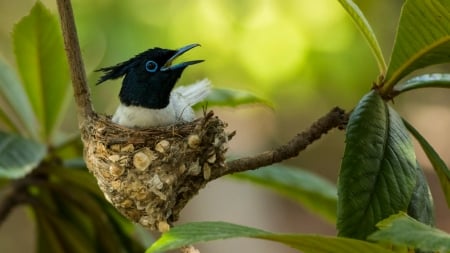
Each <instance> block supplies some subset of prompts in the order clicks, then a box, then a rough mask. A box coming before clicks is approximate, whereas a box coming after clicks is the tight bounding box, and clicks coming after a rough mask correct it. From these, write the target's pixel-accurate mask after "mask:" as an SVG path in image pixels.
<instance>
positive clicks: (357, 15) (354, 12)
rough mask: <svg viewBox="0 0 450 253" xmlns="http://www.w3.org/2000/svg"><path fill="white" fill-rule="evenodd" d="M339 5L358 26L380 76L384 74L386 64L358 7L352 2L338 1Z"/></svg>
mask: <svg viewBox="0 0 450 253" xmlns="http://www.w3.org/2000/svg"><path fill="white" fill-rule="evenodd" d="M339 3H341V5H342V7H344V9H345V10H346V11H347V13H348V14H349V15H350V17H352V19H353V21H354V22H355V24H356V26H358V28H359V30H360V31H361V33H362V34H363V35H364V37H365V38H366V40H367V42H368V43H369V46H370V49H371V50H372V53H373V54H374V56H375V59H376V60H377V63H378V69H379V71H380V74H384V73H386V62H385V60H384V57H383V52H382V51H381V48H380V45H379V44H378V40H377V37H376V36H375V33H374V32H373V30H372V27H371V26H370V24H369V22H368V21H367V19H366V17H365V16H364V14H363V13H362V11H361V10H360V9H359V7H358V5H356V4H355V3H354V2H353V1H352V0H339Z"/></svg>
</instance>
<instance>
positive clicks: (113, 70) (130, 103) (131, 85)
mask: <svg viewBox="0 0 450 253" xmlns="http://www.w3.org/2000/svg"><path fill="white" fill-rule="evenodd" d="M197 46H200V45H199V44H190V45H187V46H184V47H182V48H180V49H178V50H170V49H163V48H159V47H155V48H152V49H149V50H147V51H145V52H142V53H140V54H138V55H136V56H135V57H133V58H131V59H129V60H127V61H125V62H122V63H119V64H117V65H115V66H111V67H106V68H101V69H99V70H97V71H102V72H104V75H103V76H102V77H101V78H100V79H99V81H98V82H97V84H100V83H102V82H104V81H106V80H108V79H116V78H119V77H122V76H125V77H124V79H123V81H122V88H121V90H120V93H119V99H120V105H119V107H118V108H117V110H116V112H115V113H114V115H113V117H112V121H113V122H114V123H117V124H119V125H123V126H126V127H137V128H145V127H154V126H165V125H170V124H174V123H177V122H189V121H192V120H194V119H195V114H194V111H193V109H192V106H193V105H195V104H197V103H198V102H200V101H202V100H203V99H204V98H205V97H206V96H207V95H208V94H209V92H210V89H211V85H210V82H209V80H207V79H204V80H201V81H198V82H196V83H194V84H192V85H189V86H180V87H177V88H175V89H173V88H174V86H175V84H176V82H177V80H178V79H179V78H180V76H181V74H182V73H183V71H184V69H185V68H186V67H187V66H190V65H193V64H197V63H200V62H203V60H193V61H186V62H182V63H178V64H174V65H173V64H172V63H173V61H174V60H175V59H176V58H177V57H178V56H180V55H182V54H183V53H185V52H187V51H189V50H190V49H192V48H194V47H197Z"/></svg>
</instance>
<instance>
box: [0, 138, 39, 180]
mask: <svg viewBox="0 0 450 253" xmlns="http://www.w3.org/2000/svg"><path fill="white" fill-rule="evenodd" d="M46 154H47V148H46V146H45V145H43V144H41V143H39V142H36V141H33V140H29V139H25V138H23V137H21V136H18V135H13V134H7V133H3V132H0V177H6V178H20V177H23V176H25V175H26V174H27V173H29V172H30V171H31V170H33V169H34V168H35V167H36V166H37V165H38V164H39V163H40V162H41V161H42V159H43V158H44V157H45V155H46Z"/></svg>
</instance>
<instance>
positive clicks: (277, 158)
mask: <svg viewBox="0 0 450 253" xmlns="http://www.w3.org/2000/svg"><path fill="white" fill-rule="evenodd" d="M347 121H348V114H346V113H345V111H344V110H342V109H340V108H338V107H335V108H333V109H332V110H331V111H330V112H328V113H327V114H326V115H325V116H323V117H321V118H319V119H318V120H317V121H316V122H314V123H313V124H312V125H311V126H310V128H309V129H308V130H306V131H304V132H302V133H299V134H297V135H296V136H295V137H294V138H292V139H291V140H290V141H289V142H288V143H287V144H285V145H282V146H280V147H278V148H276V149H274V150H270V151H266V152H263V153H261V154H258V155H255V156H251V157H244V158H239V159H236V160H232V161H229V162H227V164H226V166H225V167H226V168H225V170H221V171H217V172H216V173H215V174H214V175H211V180H213V179H216V178H219V177H222V176H225V175H228V174H233V173H237V172H242V171H247V170H254V169H257V168H260V167H264V166H268V165H271V164H274V163H278V162H281V161H284V160H286V159H289V158H292V157H295V156H297V155H298V154H299V153H300V151H302V150H304V149H306V147H308V146H309V145H310V144H311V143H313V142H314V141H316V140H318V139H320V137H321V136H322V135H323V134H326V133H327V132H328V131H330V130H331V129H333V128H340V129H343V128H344V127H345V125H346V124H347Z"/></svg>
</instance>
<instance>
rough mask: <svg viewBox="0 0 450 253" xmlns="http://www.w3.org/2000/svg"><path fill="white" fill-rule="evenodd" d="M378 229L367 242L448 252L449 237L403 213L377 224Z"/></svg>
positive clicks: (449, 246)
mask: <svg viewBox="0 0 450 253" xmlns="http://www.w3.org/2000/svg"><path fill="white" fill-rule="evenodd" d="M377 227H378V228H379V229H380V230H379V231H376V232H375V233H373V234H371V235H370V236H369V240H371V241H377V242H382V243H392V244H394V245H398V246H400V245H403V246H408V247H411V248H417V249H421V250H423V251H427V252H450V235H449V234H447V233H445V232H444V231H441V230H439V229H436V228H432V227H430V226H427V225H425V224H423V223H420V222H418V221H416V220H414V219H413V218H411V217H409V216H408V215H406V214H405V213H400V214H395V215H392V216H390V217H389V218H387V219H385V220H382V221H380V222H379V223H378V224H377Z"/></svg>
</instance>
